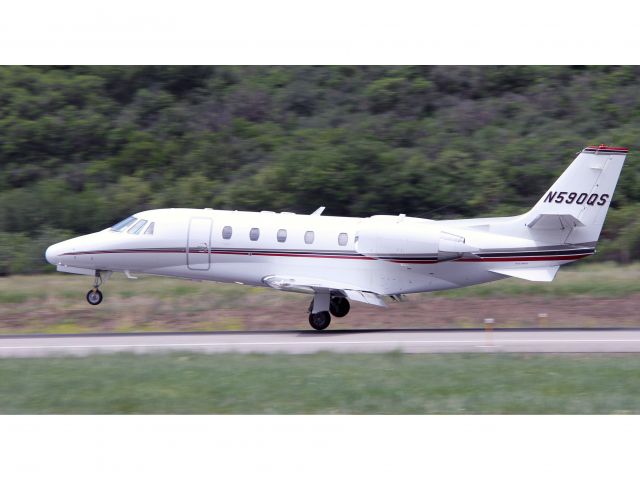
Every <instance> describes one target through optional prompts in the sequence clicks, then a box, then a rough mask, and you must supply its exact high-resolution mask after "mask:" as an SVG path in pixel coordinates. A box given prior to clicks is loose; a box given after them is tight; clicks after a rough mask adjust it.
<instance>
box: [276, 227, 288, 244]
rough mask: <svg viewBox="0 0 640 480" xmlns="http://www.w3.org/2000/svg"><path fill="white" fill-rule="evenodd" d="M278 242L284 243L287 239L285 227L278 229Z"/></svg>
mask: <svg viewBox="0 0 640 480" xmlns="http://www.w3.org/2000/svg"><path fill="white" fill-rule="evenodd" d="M276 238H277V239H278V242H280V243H284V242H286V241H287V231H286V230H285V229H284V228H281V229H280V230H278V235H276Z"/></svg>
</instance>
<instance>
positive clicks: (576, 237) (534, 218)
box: [525, 145, 628, 244]
mask: <svg viewBox="0 0 640 480" xmlns="http://www.w3.org/2000/svg"><path fill="white" fill-rule="evenodd" d="M627 152H628V149H627V148H621V147H609V146H606V145H600V146H597V147H596V146H593V147H587V148H585V149H584V150H582V152H580V153H579V154H578V156H577V157H576V159H575V160H574V161H573V162H572V163H571V165H569V167H568V168H567V169H566V170H565V171H564V173H563V174H562V175H561V176H560V178H558V180H556V182H555V183H554V184H553V185H552V186H551V188H550V189H549V190H548V191H547V192H546V193H545V194H544V195H543V196H542V198H541V199H540V200H539V201H538V203H536V205H535V206H534V207H533V208H532V209H531V210H530V211H529V212H528V213H527V214H525V223H526V225H527V227H529V228H531V229H538V230H557V229H563V230H566V231H567V233H569V232H570V233H569V235H568V238H567V239H566V240H565V241H566V243H573V244H578V243H591V242H596V241H597V240H598V237H599V236H600V231H601V230H602V225H603V224H604V220H605V217H606V215H607V210H608V209H609V205H611V199H612V197H613V192H614V190H615V188H616V185H617V183H618V178H619V177H620V171H621V169H622V165H623V164H624V160H625V158H626V156H627Z"/></svg>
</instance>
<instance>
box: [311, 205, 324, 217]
mask: <svg viewBox="0 0 640 480" xmlns="http://www.w3.org/2000/svg"><path fill="white" fill-rule="evenodd" d="M324 209H325V207H324V206H322V207H318V208H317V209H316V210H315V211H314V212H313V213H312V214H311V215H322V212H324Z"/></svg>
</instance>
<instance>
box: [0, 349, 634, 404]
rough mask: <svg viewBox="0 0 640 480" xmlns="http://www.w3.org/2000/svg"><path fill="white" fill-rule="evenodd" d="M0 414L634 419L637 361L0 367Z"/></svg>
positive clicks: (314, 358)
mask: <svg viewBox="0 0 640 480" xmlns="http://www.w3.org/2000/svg"><path fill="white" fill-rule="evenodd" d="M0 413H1V414H17V413H24V414H27V413H49V414H56V413H57V414H62V413H65V414H125V413H140V414H171V413H175V414H197V413H199V414H210V413H219V414H258V413H260V414H271V413H274V414H275V413H278V414H307V413H308V414H331V413H344V414H426V413H428V414H471V413H474V414H475V413H478V414H480V413H484V414H498V413H506V414H538V413H540V414H542V413H544V414H561V413H562V414H595V413H600V414H608V413H633V414H638V413H640V356H632V355H619V356H612V355H607V356H601V355H590V356H586V355H564V356H560V355H551V356H533V355H529V356H525V355H507V354H501V355H480V354H468V355H458V354H448V355H402V354H395V353H391V354H383V355H366V354H362V355H354V354H351V355H349V354H341V355H330V354H316V355H301V356H287V355H270V356H264V355H227V354H225V355H195V354H182V355H180V354H172V355H144V356H134V355H107V356H102V355H99V356H92V357H86V358H69V357H67V358H47V359H3V360H2V361H1V362H0Z"/></svg>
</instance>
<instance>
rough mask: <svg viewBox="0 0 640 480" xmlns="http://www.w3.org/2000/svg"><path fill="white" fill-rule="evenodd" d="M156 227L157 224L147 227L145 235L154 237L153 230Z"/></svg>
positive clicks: (153, 223) (152, 223)
mask: <svg viewBox="0 0 640 480" xmlns="http://www.w3.org/2000/svg"><path fill="white" fill-rule="evenodd" d="M155 226H156V222H151V223H150V224H149V226H148V227H147V229H146V230H145V231H144V234H145V235H153V229H154V228H155Z"/></svg>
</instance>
